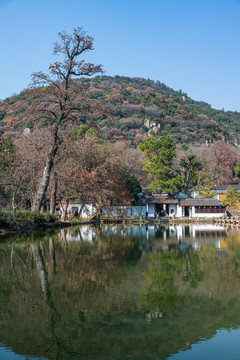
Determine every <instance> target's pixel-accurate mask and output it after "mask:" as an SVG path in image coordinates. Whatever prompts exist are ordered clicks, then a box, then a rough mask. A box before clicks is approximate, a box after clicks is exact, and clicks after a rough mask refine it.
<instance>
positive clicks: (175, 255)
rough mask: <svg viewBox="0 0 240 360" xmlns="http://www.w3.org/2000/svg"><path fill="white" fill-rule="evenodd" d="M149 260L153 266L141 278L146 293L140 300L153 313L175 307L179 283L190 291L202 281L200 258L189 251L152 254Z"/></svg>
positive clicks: (178, 293) (178, 294)
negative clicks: (186, 285)
mask: <svg viewBox="0 0 240 360" xmlns="http://www.w3.org/2000/svg"><path fill="white" fill-rule="evenodd" d="M149 256H150V258H151V260H152V263H151V264H150V265H149V267H148V271H147V272H146V273H145V274H144V282H145V285H146V290H145V291H144V293H143V295H142V296H141V300H142V301H143V302H145V303H146V304H147V305H148V307H149V309H150V310H152V311H155V310H156V309H158V310H160V311H169V310H171V309H172V308H173V307H174V306H175V305H176V304H177V302H178V299H179V296H180V290H181V289H180V287H181V282H180V281H181V280H182V281H183V282H184V283H187V284H188V285H189V287H192V288H196V287H197V286H198V284H199V282H200V281H201V280H203V271H202V270H201V269H200V258H199V256H198V255H197V254H195V253H194V252H192V251H191V250H189V249H187V250H185V251H182V252H180V251H176V252H160V253H158V254H153V253H152V254H150V255H149Z"/></svg>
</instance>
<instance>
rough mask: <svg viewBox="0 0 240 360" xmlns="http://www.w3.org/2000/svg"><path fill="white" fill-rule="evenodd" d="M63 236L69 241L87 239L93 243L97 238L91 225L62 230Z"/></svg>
mask: <svg viewBox="0 0 240 360" xmlns="http://www.w3.org/2000/svg"><path fill="white" fill-rule="evenodd" d="M61 238H65V239H66V240H67V241H87V242H89V243H92V242H93V240H94V239H95V238H96V234H95V232H94V231H93V229H92V228H91V227H90V226H84V225H82V226H81V227H79V228H76V229H71V228H68V229H63V230H61Z"/></svg>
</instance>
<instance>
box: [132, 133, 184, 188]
mask: <svg viewBox="0 0 240 360" xmlns="http://www.w3.org/2000/svg"><path fill="white" fill-rule="evenodd" d="M139 148H140V150H141V151H142V153H143V154H144V155H145V160H143V170H144V171H147V172H148V178H149V179H151V180H152V182H151V184H150V185H149V186H148V189H149V191H157V192H159V193H162V192H165V193H172V192H176V191H177V190H181V189H182V187H183V179H182V176H180V175H178V174H176V171H175V170H174V168H173V164H172V161H173V158H174V157H175V156H176V144H175V142H174V141H172V140H171V138H170V136H169V135H162V136H160V137H159V139H158V140H154V139H153V138H148V139H147V140H146V141H145V142H144V143H141V144H139Z"/></svg>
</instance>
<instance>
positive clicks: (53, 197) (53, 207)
mask: <svg viewBox="0 0 240 360" xmlns="http://www.w3.org/2000/svg"><path fill="white" fill-rule="evenodd" d="M57 183H58V180H57V174H56V172H54V175H53V188H52V193H51V198H50V211H49V212H50V214H54V213H55V211H56V198H57Z"/></svg>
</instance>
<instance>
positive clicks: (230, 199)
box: [224, 186, 240, 208]
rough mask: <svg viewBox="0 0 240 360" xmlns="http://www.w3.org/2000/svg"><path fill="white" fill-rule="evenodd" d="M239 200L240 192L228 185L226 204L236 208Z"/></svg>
mask: <svg viewBox="0 0 240 360" xmlns="http://www.w3.org/2000/svg"><path fill="white" fill-rule="evenodd" d="M239 202H240V193H239V192H238V191H237V189H235V188H233V187H231V186H228V187H227V192H226V197H225V199H224V204H226V205H229V206H230V207H231V208H236V207H237V205H238V203H239Z"/></svg>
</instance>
